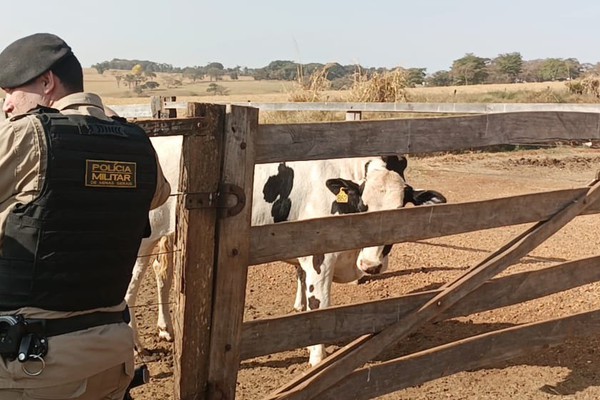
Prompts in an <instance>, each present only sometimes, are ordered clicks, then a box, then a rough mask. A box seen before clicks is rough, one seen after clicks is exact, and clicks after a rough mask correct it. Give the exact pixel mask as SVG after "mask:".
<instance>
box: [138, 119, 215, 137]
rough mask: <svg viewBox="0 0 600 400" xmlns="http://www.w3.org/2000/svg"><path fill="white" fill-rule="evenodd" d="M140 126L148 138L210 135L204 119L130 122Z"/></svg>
mask: <svg viewBox="0 0 600 400" xmlns="http://www.w3.org/2000/svg"><path fill="white" fill-rule="evenodd" d="M131 122H133V123H134V124H136V125H139V126H141V127H142V128H143V129H144V130H145V131H146V133H147V134H148V136H176V135H177V136H190V135H210V134H211V132H210V126H209V124H208V123H207V121H206V120H205V119H204V118H201V117H194V118H177V119H146V120H143V119H142V120H132V121H131Z"/></svg>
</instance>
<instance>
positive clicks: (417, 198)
mask: <svg viewBox="0 0 600 400" xmlns="http://www.w3.org/2000/svg"><path fill="white" fill-rule="evenodd" d="M157 139H158V138H157ZM160 139H161V140H160V141H158V140H156V139H153V143H154V145H155V147H156V149H157V153H158V155H159V158H160V160H161V165H162V166H163V169H164V170H165V175H166V176H167V179H169V180H170V182H172V186H173V190H174V191H175V192H176V191H177V185H176V183H175V182H178V173H179V171H178V168H179V154H180V151H175V150H174V147H173V142H174V140H173V139H174V138H160ZM164 139H167V140H166V141H164ZM180 144H181V142H180V141H179V146H180ZM173 164H177V165H176V167H175V166H174V165H173ZM406 164H407V163H406V158H404V157H369V158H351V159H335V160H319V161H297V162H286V163H273V164H258V165H256V167H255V171H254V190H253V201H252V225H264V224H272V223H278V222H283V221H295V220H300V219H307V218H317V217H323V216H327V215H332V214H349V213H357V212H364V211H379V210H388V209H395V208H400V207H403V206H405V205H406V204H407V203H414V204H415V205H420V204H435V203H445V202H446V199H445V198H444V196H442V195H441V194H440V193H438V192H435V191H424V190H414V189H413V188H412V187H411V186H409V185H407V184H406V182H405V181H404V170H405V168H406ZM176 174H177V177H174V176H172V175H176ZM174 206H175V202H174V201H173V200H170V202H169V203H168V204H166V205H164V206H162V207H160V208H159V209H157V210H154V211H153V212H152V213H151V224H152V229H153V235H152V237H151V238H150V239H148V240H145V241H144V242H143V244H142V249H141V250H140V255H144V254H150V253H151V252H152V248H154V247H156V246H157V245H159V244H160V245H161V246H159V247H163V248H162V249H159V250H158V252H159V253H165V252H167V251H168V249H165V248H164V246H167V245H169V242H170V241H168V240H164V239H163V240H162V241H160V239H161V237H167V238H169V237H172V233H173V232H174V218H175V214H174V212H175V211H174V208H175V207H174ZM390 250H391V245H381V246H373V247H368V248H363V249H357V250H348V251H340V252H334V253H326V254H314V255H311V256H306V257H300V258H298V259H297V260H289V261H288V262H291V263H292V264H295V265H297V266H298V290H297V293H296V299H295V302H294V308H295V309H296V310H299V311H300V310H307V309H308V310H315V309H320V308H325V307H328V306H329V305H330V298H331V296H330V290H331V283H332V282H340V283H345V282H353V281H356V280H357V279H359V278H360V277H362V276H364V275H372V274H378V273H381V272H383V271H385V270H386V268H387V262H388V257H387V256H388V254H389V252H390ZM169 258H170V257H169ZM151 261H152V260H151V259H150V258H148V257H141V258H140V259H138V263H137V264H136V268H135V273H134V279H133V280H132V284H131V285H130V290H129V293H128V298H127V301H128V304H129V305H130V307H131V308H132V309H135V308H134V303H135V296H136V294H137V290H138V287H139V283H140V280H141V277H142V276H143V273H144V271H145V269H147V267H148V265H150V263H151ZM167 261H168V262H169V266H168V267H167V269H168V268H171V267H172V260H165V261H163V262H156V261H155V262H154V266H155V272H156V279H157V284H158V287H159V295H160V294H161V293H162V298H160V299H159V320H158V327H159V335H160V336H161V338H163V339H167V340H170V339H171V338H172V330H171V326H172V324H171V320H170V316H169V313H168V308H167V307H164V306H163V304H165V303H167V301H166V299H167V296H168V289H169V287H170V282H171V281H170V276H171V275H172V274H171V270H172V268H171V269H170V270H167V271H166V272H165V268H164V266H163V265H162V264H164V262H167ZM157 267H162V268H157ZM165 279H167V280H166V281H165ZM133 327H134V329H135V324H133ZM134 333H135V340H136V346H137V348H138V350H142V349H143V346H142V344H141V342H140V340H139V338H138V336H137V331H135V332H134ZM325 356H326V353H325V349H324V346H323V345H315V346H311V347H310V359H309V362H310V364H311V365H316V364H317V363H319V362H320V361H321V360H322V359H323V358H324V357H325Z"/></svg>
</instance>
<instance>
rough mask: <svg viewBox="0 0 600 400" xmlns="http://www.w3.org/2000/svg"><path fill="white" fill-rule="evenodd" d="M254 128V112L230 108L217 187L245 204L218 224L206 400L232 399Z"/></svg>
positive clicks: (247, 235)
mask: <svg viewBox="0 0 600 400" xmlns="http://www.w3.org/2000/svg"><path fill="white" fill-rule="evenodd" d="M257 130H258V109H256V108H251V107H241V106H230V109H228V113H227V118H226V133H225V143H224V146H223V147H224V156H223V159H224V160H223V174H222V176H223V181H222V185H223V184H228V185H234V186H233V187H238V188H240V189H241V190H240V193H241V194H243V196H244V197H245V206H244V207H243V208H242V209H241V211H240V212H239V214H236V215H233V216H231V215H229V216H228V215H223V218H222V219H219V221H218V232H219V236H218V255H217V262H216V265H217V269H216V282H215V291H214V296H213V317H212V331H211V343H210V371H209V387H208V389H209V395H208V398H209V399H211V400H217V399H219V400H224V399H227V400H231V399H233V398H234V397H235V389H236V381H237V374H238V369H239V364H240V346H241V337H242V322H243V317H244V302H245V296H246V281H247V275H248V260H249V252H250V223H251V217H252V204H251V203H252V202H251V199H252V184H253V181H254V139H255V137H256V134H257ZM239 200H243V201H244V199H238V201H239ZM224 211H225V210H224Z"/></svg>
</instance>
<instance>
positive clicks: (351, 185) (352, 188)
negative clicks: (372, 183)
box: [325, 178, 360, 196]
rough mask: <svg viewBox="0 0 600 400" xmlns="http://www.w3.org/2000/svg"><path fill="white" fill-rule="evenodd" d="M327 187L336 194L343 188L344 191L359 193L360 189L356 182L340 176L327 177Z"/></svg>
mask: <svg viewBox="0 0 600 400" xmlns="http://www.w3.org/2000/svg"><path fill="white" fill-rule="evenodd" d="M325 185H326V186H327V189H329V191H330V192H331V193H333V194H335V195H336V196H337V195H339V194H340V190H341V189H342V188H344V192H346V193H351V194H357V195H360V189H359V186H358V184H357V183H355V182H352V181H349V180H347V179H342V178H332V179H327V181H326V182H325Z"/></svg>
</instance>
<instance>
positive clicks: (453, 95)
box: [84, 68, 582, 105]
mask: <svg viewBox="0 0 600 400" xmlns="http://www.w3.org/2000/svg"><path fill="white" fill-rule="evenodd" d="M84 73H85V74H84V80H85V87H86V91H89V92H94V93H98V94H100V95H101V96H102V97H103V98H104V99H105V102H106V104H114V105H120V104H146V103H148V102H149V101H150V99H149V98H150V97H151V96H177V100H178V101H202V102H219V103H222V102H243V101H253V102H287V101H291V97H292V96H291V94H292V93H294V92H295V91H297V90H298V88H297V86H296V84H295V83H294V82H286V81H255V80H252V79H243V77H242V79H239V80H235V81H233V80H222V81H219V82H217V83H218V84H219V85H220V86H223V87H225V88H226V89H227V91H228V94H226V95H218V96H215V95H213V94H212V93H209V92H207V90H206V89H207V88H208V85H210V84H211V83H212V82H210V81H208V80H203V81H197V82H191V81H189V80H187V79H182V77H181V75H180V74H176V76H175V78H176V79H179V80H182V81H183V85H182V86H179V87H172V88H167V86H166V83H165V79H164V78H165V75H168V74H158V76H157V78H156V80H157V81H158V83H159V84H160V85H161V86H160V87H159V88H158V89H157V90H152V91H148V92H144V93H142V95H137V94H135V93H134V92H132V91H131V90H129V88H128V87H127V86H126V85H125V84H123V83H122V82H121V83H120V85H117V80H116V78H115V75H114V72H112V71H106V72H104V74H102V75H100V74H98V72H97V71H96V70H95V69H92V68H88V69H85V71H84ZM171 76H173V75H172V74H171ZM407 96H408V99H409V101H412V102H531V103H534V102H544V103H547V102H581V101H582V100H581V99H575V100H573V99H572V98H571V97H570V94H569V93H568V90H567V87H566V85H565V83H564V82H540V83H537V82H535V83H518V84H504V85H500V84H492V85H470V86H447V87H419V88H413V89H407ZM348 97H349V92H348V91H326V92H321V93H320V98H321V99H322V101H348V100H347V98H348Z"/></svg>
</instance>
